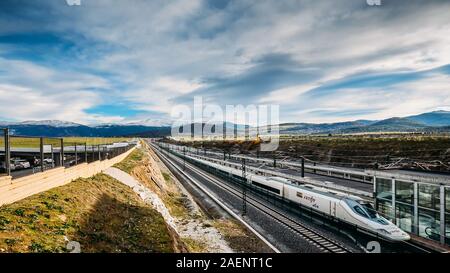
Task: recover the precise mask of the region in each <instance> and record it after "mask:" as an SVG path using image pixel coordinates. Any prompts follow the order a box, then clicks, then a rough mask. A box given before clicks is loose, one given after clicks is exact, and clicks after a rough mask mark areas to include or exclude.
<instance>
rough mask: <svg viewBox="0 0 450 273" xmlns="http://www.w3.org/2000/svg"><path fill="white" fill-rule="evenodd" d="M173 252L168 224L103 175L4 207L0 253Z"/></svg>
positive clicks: (133, 195) (0, 232)
mask: <svg viewBox="0 0 450 273" xmlns="http://www.w3.org/2000/svg"><path fill="white" fill-rule="evenodd" d="M65 236H66V237H67V238H68V239H69V240H70V241H77V242H79V243H80V244H81V251H82V252H174V251H175V250H174V248H175V246H174V244H175V243H174V239H173V236H172V235H171V232H170V231H169V230H168V228H167V226H166V224H165V222H164V219H163V218H162V216H161V215H160V214H159V213H157V212H156V211H155V210H153V209H152V208H150V207H149V206H148V205H147V204H145V203H144V202H143V201H142V200H141V199H140V198H139V197H138V196H137V195H136V194H135V193H134V192H133V191H132V190H131V189H129V188H128V187H126V186H125V185H123V184H121V183H120V182H118V181H116V180H114V179H113V178H111V177H109V176H106V175H103V174H99V175H96V176H94V177H92V178H89V179H78V180H76V181H74V182H72V183H70V184H68V185H66V186H63V187H59V188H55V189H52V190H50V191H47V192H44V193H41V194H38V195H34V196H31V197H29V198H27V199H24V200H22V201H19V202H16V203H14V204H11V205H6V206H3V207H0V252H67V250H66V244H67V242H66V241H65V238H64V237H65Z"/></svg>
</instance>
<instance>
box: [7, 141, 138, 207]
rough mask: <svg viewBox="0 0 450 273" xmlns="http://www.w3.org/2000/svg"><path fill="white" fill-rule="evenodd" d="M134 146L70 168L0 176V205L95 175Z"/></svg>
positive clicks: (122, 158)
mask: <svg viewBox="0 0 450 273" xmlns="http://www.w3.org/2000/svg"><path fill="white" fill-rule="evenodd" d="M134 149H135V148H132V149H130V150H129V151H127V152H125V153H123V154H121V155H119V156H116V157H114V158H111V159H107V160H104V161H95V162H92V163H89V164H88V163H82V164H79V165H77V166H73V167H71V168H63V167H60V168H55V169H51V170H48V171H45V172H41V173H36V174H33V175H29V176H25V177H22V178H18V179H12V178H11V177H10V176H6V177H0V206H1V205H4V204H10V203H14V202H16V201H19V200H21V199H24V198H26V197H28V196H31V195H34V194H37V193H40V192H44V191H47V190H49V189H52V188H55V187H59V186H63V185H65V184H68V183H70V182H72V181H73V180H75V179H77V178H81V177H82V178H88V177H91V176H93V175H96V174H98V173H100V172H102V171H104V170H106V169H108V168H109V167H111V166H113V165H114V164H116V163H119V162H120V161H122V160H124V159H125V158H126V157H127V156H128V155H129V154H130V153H131V152H132V151H133V150H134Z"/></svg>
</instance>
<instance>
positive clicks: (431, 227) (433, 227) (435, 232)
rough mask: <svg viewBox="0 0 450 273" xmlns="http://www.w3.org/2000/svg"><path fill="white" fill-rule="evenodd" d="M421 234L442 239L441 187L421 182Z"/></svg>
mask: <svg viewBox="0 0 450 273" xmlns="http://www.w3.org/2000/svg"><path fill="white" fill-rule="evenodd" d="M418 189H419V193H418V194H419V196H418V197H419V236H422V237H425V238H428V239H432V240H436V241H440V187H439V186H435V185H430V184H419V186H418Z"/></svg>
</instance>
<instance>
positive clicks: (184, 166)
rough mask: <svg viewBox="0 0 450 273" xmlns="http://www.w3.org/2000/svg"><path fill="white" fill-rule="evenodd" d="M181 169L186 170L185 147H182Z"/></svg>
mask: <svg viewBox="0 0 450 273" xmlns="http://www.w3.org/2000/svg"><path fill="white" fill-rule="evenodd" d="M183 170H186V147H183Z"/></svg>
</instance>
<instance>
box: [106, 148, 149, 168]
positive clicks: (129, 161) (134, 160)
mask: <svg viewBox="0 0 450 273" xmlns="http://www.w3.org/2000/svg"><path fill="white" fill-rule="evenodd" d="M143 159H144V152H143V151H142V149H135V150H134V151H133V152H132V153H131V154H129V155H128V156H127V157H126V158H125V159H124V160H122V162H120V163H117V164H116V165H114V166H113V167H115V168H118V169H120V170H122V171H124V172H126V173H131V171H132V170H133V169H134V168H136V167H137V166H139V165H140V164H142V160H143Z"/></svg>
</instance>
